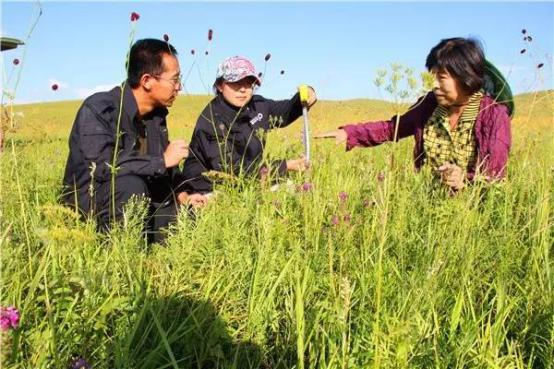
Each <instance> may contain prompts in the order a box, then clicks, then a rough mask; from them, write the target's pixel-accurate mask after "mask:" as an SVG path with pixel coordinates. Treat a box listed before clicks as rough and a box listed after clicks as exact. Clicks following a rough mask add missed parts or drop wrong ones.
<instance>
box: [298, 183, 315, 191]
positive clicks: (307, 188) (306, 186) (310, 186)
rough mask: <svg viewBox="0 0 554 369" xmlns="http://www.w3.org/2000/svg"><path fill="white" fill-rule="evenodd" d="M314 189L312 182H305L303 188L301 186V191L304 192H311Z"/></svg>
mask: <svg viewBox="0 0 554 369" xmlns="http://www.w3.org/2000/svg"><path fill="white" fill-rule="evenodd" d="M313 189H314V185H313V184H312V183H311V182H304V183H303V184H302V186H300V191H302V192H310V191H311V190H313Z"/></svg>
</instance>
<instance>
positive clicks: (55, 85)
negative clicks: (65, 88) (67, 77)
mask: <svg viewBox="0 0 554 369" xmlns="http://www.w3.org/2000/svg"><path fill="white" fill-rule="evenodd" d="M52 90H53V91H57V90H58V84H57V83H54V84H53V85H52Z"/></svg>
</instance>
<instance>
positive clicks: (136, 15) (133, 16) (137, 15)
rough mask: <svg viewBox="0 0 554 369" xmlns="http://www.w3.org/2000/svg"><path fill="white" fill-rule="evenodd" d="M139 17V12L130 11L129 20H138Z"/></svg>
mask: <svg viewBox="0 0 554 369" xmlns="http://www.w3.org/2000/svg"><path fill="white" fill-rule="evenodd" d="M139 18H140V14H139V13H135V12H132V13H131V22H135V21H138V20H139Z"/></svg>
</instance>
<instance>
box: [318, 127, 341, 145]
mask: <svg viewBox="0 0 554 369" xmlns="http://www.w3.org/2000/svg"><path fill="white" fill-rule="evenodd" d="M314 138H334V139H335V144H336V145H340V144H344V143H345V142H346V139H347V138H348V134H347V133H346V131H345V130H344V129H335V130H333V131H327V132H321V133H317V134H316V135H314Z"/></svg>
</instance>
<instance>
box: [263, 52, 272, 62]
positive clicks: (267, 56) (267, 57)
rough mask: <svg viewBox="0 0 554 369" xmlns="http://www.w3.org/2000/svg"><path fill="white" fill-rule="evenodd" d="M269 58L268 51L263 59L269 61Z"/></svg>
mask: <svg viewBox="0 0 554 369" xmlns="http://www.w3.org/2000/svg"><path fill="white" fill-rule="evenodd" d="M269 59H271V54H270V53H267V54H266V55H265V58H264V60H265V61H269Z"/></svg>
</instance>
